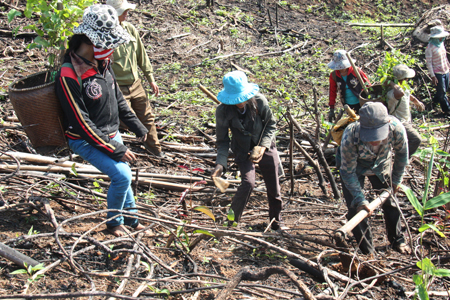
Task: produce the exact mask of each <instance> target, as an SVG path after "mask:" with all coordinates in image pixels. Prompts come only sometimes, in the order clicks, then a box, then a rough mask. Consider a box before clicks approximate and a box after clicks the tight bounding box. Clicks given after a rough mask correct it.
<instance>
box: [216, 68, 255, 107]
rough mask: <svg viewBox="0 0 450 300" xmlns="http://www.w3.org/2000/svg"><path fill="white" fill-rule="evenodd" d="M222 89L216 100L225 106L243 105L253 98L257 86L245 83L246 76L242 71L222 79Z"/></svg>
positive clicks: (226, 75) (228, 74) (231, 73)
mask: <svg viewBox="0 0 450 300" xmlns="http://www.w3.org/2000/svg"><path fill="white" fill-rule="evenodd" d="M223 86H224V89H223V90H221V91H220V92H219V94H218V95H217V99H218V100H219V101H220V102H222V103H223V104H226V105H236V104H239V103H243V102H245V101H247V100H248V99H250V98H251V97H253V96H255V95H256V93H258V91H259V86H258V85H257V84H254V83H249V82H248V81H247V75H245V73H244V72H242V71H233V72H229V73H227V74H225V76H224V77H223Z"/></svg>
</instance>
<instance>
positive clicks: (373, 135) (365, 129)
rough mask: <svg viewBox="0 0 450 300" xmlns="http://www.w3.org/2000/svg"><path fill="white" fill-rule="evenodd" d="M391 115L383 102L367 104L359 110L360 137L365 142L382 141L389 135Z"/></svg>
mask: <svg viewBox="0 0 450 300" xmlns="http://www.w3.org/2000/svg"><path fill="white" fill-rule="evenodd" d="M389 121H390V119H389V115H388V111H387V108H386V106H384V104H383V103H381V102H367V103H366V104H364V105H363V106H362V107H361V108H360V110H359V123H360V130H359V137H360V138H361V141H363V142H376V141H382V140H384V139H385V138H387V137H388V135H389Z"/></svg>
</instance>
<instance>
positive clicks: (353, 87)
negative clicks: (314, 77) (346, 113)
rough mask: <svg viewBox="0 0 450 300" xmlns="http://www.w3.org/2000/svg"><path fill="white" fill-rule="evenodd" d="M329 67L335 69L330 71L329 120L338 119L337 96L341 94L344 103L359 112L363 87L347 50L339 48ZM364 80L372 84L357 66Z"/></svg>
mask: <svg viewBox="0 0 450 300" xmlns="http://www.w3.org/2000/svg"><path fill="white" fill-rule="evenodd" d="M328 68H330V69H332V70H334V71H333V72H331V73H330V79H329V80H330V93H329V103H328V106H329V107H330V111H329V112H328V121H330V122H333V120H335V119H336V115H335V112H334V107H335V105H336V98H337V95H338V93H339V96H340V98H341V101H342V105H345V104H347V105H348V106H349V107H350V108H351V109H353V111H355V113H356V114H357V113H358V111H359V109H360V108H361V105H360V104H359V94H360V93H361V91H362V90H363V87H362V86H361V84H360V83H359V80H358V77H357V75H356V71H355V70H353V67H352V65H351V63H350V61H349V59H348V57H347V51H345V50H337V51H336V52H334V54H333V59H332V60H331V62H329V63H328ZM357 69H358V72H359V75H360V76H361V79H362V81H363V82H364V83H365V84H367V85H370V81H369V78H367V75H366V74H365V73H364V72H363V71H362V70H361V69H360V68H357Z"/></svg>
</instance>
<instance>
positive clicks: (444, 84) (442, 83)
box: [433, 73, 450, 113]
mask: <svg viewBox="0 0 450 300" xmlns="http://www.w3.org/2000/svg"><path fill="white" fill-rule="evenodd" d="M434 75H435V76H436V79H437V81H438V84H437V87H436V94H435V95H434V98H433V102H434V103H439V104H440V105H441V109H442V111H443V112H444V113H450V105H449V103H448V98H447V91H448V81H449V78H448V77H449V73H447V74H434Z"/></svg>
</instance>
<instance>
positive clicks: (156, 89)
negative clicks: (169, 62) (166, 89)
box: [150, 82, 159, 97]
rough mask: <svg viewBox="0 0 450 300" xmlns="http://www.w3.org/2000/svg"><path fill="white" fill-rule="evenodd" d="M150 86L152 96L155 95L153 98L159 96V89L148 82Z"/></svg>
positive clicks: (154, 83) (154, 84) (153, 83)
mask: <svg viewBox="0 0 450 300" xmlns="http://www.w3.org/2000/svg"><path fill="white" fill-rule="evenodd" d="M150 86H151V87H152V90H153V94H155V97H158V96H159V87H158V85H157V84H156V82H150Z"/></svg>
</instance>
